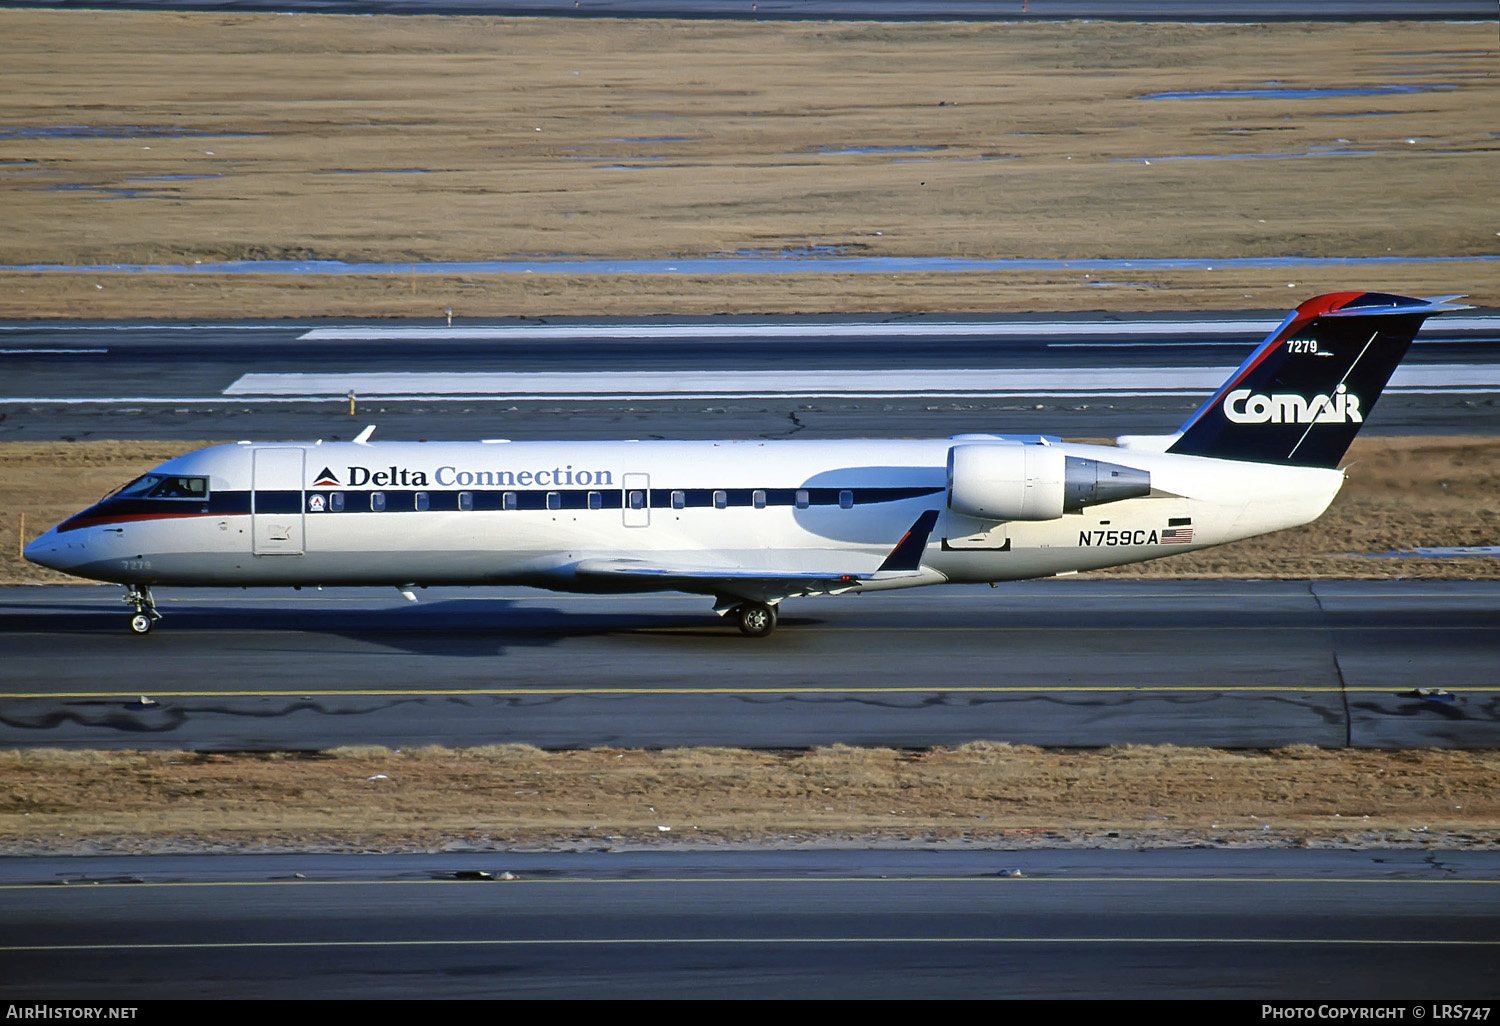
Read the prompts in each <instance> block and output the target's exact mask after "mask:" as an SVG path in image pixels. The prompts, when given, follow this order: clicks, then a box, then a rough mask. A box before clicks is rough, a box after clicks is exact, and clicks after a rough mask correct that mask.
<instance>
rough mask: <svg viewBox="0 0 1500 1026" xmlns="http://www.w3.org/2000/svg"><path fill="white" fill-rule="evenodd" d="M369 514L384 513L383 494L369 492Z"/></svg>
mask: <svg viewBox="0 0 1500 1026" xmlns="http://www.w3.org/2000/svg"><path fill="white" fill-rule="evenodd" d="M370 512H372V513H383V512H385V492H371V493H370Z"/></svg>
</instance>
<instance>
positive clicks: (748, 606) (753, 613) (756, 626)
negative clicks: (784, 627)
mask: <svg viewBox="0 0 1500 1026" xmlns="http://www.w3.org/2000/svg"><path fill="white" fill-rule="evenodd" d="M734 618H735V620H736V621H738V623H739V625H740V633H741V634H743V635H745V637H747V638H764V637H765V636H766V635H768V634H770V633H771V632H772V631H774V630H775V629H776V607H775V606H771V605H767V604H766V603H764V602H746V603H745V604H744V605H741V606H737V607H736V608H735V610H734Z"/></svg>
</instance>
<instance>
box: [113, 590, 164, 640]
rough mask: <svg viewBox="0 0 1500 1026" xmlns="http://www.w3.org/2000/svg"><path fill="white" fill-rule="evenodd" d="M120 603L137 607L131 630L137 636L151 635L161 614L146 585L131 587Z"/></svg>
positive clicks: (132, 618) (131, 622) (131, 620)
mask: <svg viewBox="0 0 1500 1026" xmlns="http://www.w3.org/2000/svg"><path fill="white" fill-rule="evenodd" d="M120 601H121V602H124V603H125V604H126V605H127V606H135V615H134V616H132V617H131V618H130V629H131V631H133V632H134V633H136V634H149V633H151V628H152V627H153V626H155V624H156V621H157V620H160V619H161V614H160V613H158V612H157V611H156V600H155V599H153V598H152V597H151V589H150V588H149V587H148V586H146V585H144V584H132V585H130V586H129V587H128V588H126V589H125V597H124V598H122V599H121V600H120Z"/></svg>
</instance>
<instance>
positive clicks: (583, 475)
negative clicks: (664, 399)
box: [318, 463, 615, 488]
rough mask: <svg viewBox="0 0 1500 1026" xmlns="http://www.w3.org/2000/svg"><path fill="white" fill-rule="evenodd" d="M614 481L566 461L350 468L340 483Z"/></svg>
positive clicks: (584, 484) (595, 484)
mask: <svg viewBox="0 0 1500 1026" xmlns="http://www.w3.org/2000/svg"><path fill="white" fill-rule="evenodd" d="M614 483H615V478H614V474H612V473H611V472H610V471H608V470H574V469H573V465H572V464H571V463H569V464H568V465H567V466H565V467H554V468H552V469H551V470H464V469H461V468H459V467H438V468H437V470H435V471H433V473H432V476H431V477H430V478H429V477H428V476H427V472H426V471H425V470H411V469H410V468H408V467H395V466H392V467H386V468H384V469H381V470H374V469H371V468H370V467H350V468H349V477H348V479H347V480H346V481H344V482H343V484H344V485H345V486H347V487H349V488H359V487H362V486H364V485H373V486H375V487H376V488H390V487H401V488H427V487H430V486H432V485H437V486H438V487H439V488H473V487H479V488H517V487H519V488H531V487H536V488H608V487H612V486H613V485H614ZM318 485H319V486H320V487H335V486H336V485H335V484H330V483H328V482H324V481H319V482H318Z"/></svg>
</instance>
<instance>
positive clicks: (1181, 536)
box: [1161, 527, 1193, 545]
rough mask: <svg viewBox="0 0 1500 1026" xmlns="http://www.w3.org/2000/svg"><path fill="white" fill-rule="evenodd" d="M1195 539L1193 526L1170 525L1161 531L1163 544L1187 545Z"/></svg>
mask: <svg viewBox="0 0 1500 1026" xmlns="http://www.w3.org/2000/svg"><path fill="white" fill-rule="evenodd" d="M1192 540H1193V529H1192V528H1191V527H1169V528H1167V529H1166V530H1164V531H1162V533H1161V543H1162V544H1163V545H1186V544H1187V543H1188V542H1190V541H1192Z"/></svg>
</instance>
